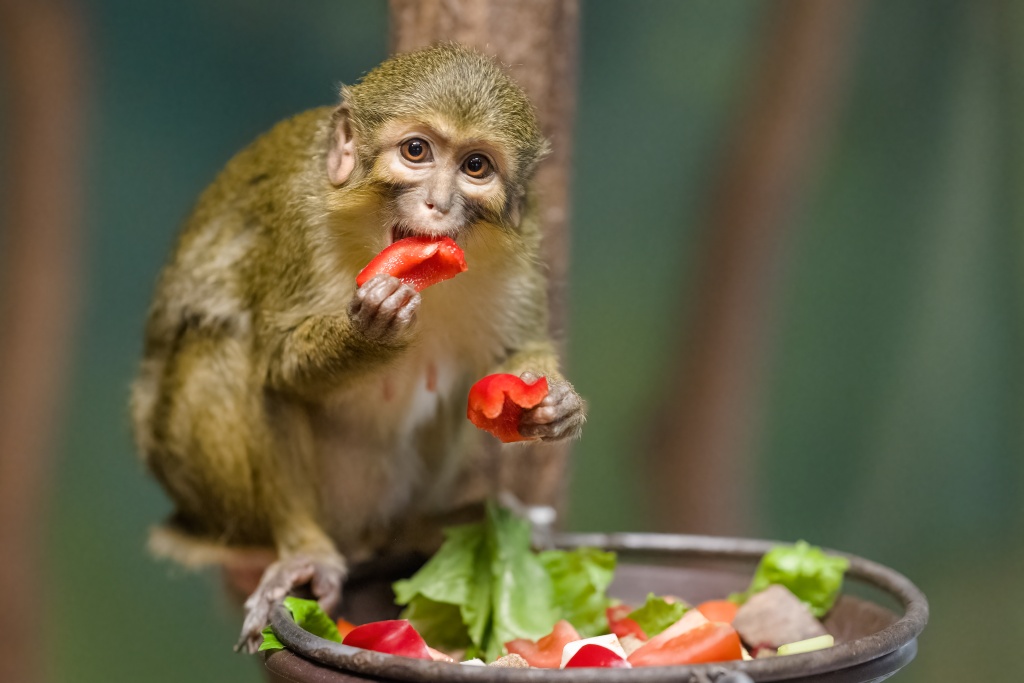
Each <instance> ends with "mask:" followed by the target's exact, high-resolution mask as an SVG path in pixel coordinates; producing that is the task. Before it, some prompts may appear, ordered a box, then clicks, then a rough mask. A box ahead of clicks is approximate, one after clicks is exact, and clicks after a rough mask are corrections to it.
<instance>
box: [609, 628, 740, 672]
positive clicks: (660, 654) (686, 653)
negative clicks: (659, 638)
mask: <svg viewBox="0 0 1024 683" xmlns="http://www.w3.org/2000/svg"><path fill="white" fill-rule="evenodd" d="M742 658H743V650H742V646H741V645H740V637H739V634H737V633H736V629H734V628H733V627H732V626H729V624H722V623H716V622H709V623H707V624H703V625H701V626H698V627H697V628H693V629H690V630H688V631H686V632H685V633H683V634H682V635H678V636H675V637H674V638H671V639H669V640H667V641H663V642H660V643H655V642H653V641H651V642H649V643H647V644H646V645H644V646H642V647H641V648H640V649H638V650H636V651H635V652H634V653H633V654H631V655H630V656H629V663H630V664H632V665H633V666H669V665H672V664H706V663H708V662H727V661H730V660H734V659H742Z"/></svg>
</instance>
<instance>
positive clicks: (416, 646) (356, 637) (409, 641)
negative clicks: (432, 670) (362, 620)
mask: <svg viewBox="0 0 1024 683" xmlns="http://www.w3.org/2000/svg"><path fill="white" fill-rule="evenodd" d="M342 643H344V644H345V645H351V646H352V647H360V648H362V649H364V650H373V651H374V652H384V653H386V654H389V655H398V656H400V657H412V658H414V659H433V657H431V656H430V649H429V648H428V647H427V643H426V642H425V641H424V640H423V638H422V637H421V636H420V634H419V633H417V632H416V629H414V628H413V627H412V624H410V623H409V622H408V621H407V620H405V619H390V620H388V621H374V622H370V623H369V624H363V625H362V626H357V627H356V628H354V629H352V630H351V631H350V632H349V634H348V635H347V636H345V639H344V640H343V641H342Z"/></svg>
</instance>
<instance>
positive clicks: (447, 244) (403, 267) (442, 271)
mask: <svg viewBox="0 0 1024 683" xmlns="http://www.w3.org/2000/svg"><path fill="white" fill-rule="evenodd" d="M464 270H466V257H465V255H464V254H463V253H462V249H461V248H460V247H459V245H458V244H456V243H455V241H454V240H453V239H452V238H450V237H442V238H440V239H437V238H434V237H406V238H405V239H401V240H398V241H397V242H395V243H394V244H392V245H391V246H390V247H387V248H386V249H384V251H382V252H380V253H379V254H377V255H376V256H374V257H373V260H372V261H370V262H369V263H368V264H367V265H366V267H365V268H363V269H362V270H361V271H359V275H357V276H356V286H359V287H361V286H363V284H365V283H366V281H367V280H369V279H370V278H372V277H373V276H374V275H379V274H380V273H387V274H388V275H393V276H395V277H397V278H398V279H399V280H401V281H402V282H404V283H405V284H407V285H409V286H410V287H413V288H414V289H415V290H416V291H417V292H421V291H423V290H424V289H426V288H427V287H429V286H430V285H436V284H437V283H438V282H442V281H444V280H449V279H451V278H453V277H455V276H456V275H458V274H459V273H461V272H462V271H464Z"/></svg>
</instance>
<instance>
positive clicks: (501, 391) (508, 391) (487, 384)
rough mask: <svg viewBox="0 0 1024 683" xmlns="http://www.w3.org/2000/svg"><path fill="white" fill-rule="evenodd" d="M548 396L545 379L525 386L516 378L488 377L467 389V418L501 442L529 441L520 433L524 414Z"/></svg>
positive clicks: (504, 375) (509, 376)
mask: <svg viewBox="0 0 1024 683" xmlns="http://www.w3.org/2000/svg"><path fill="white" fill-rule="evenodd" d="M547 395H548V380H547V378H546V377H541V378H540V379H538V380H536V381H534V382H532V383H530V384H527V383H526V382H524V381H523V380H521V379H520V378H518V377H516V376H515V375H508V374H496V375H487V376H486V377H484V378H483V379H482V380H480V381H479V382H477V383H476V384H474V385H473V387H472V388H471V389H470V390H469V406H468V407H467V408H466V417H468V418H469V421H470V422H472V423H473V424H475V425H476V426H477V427H479V428H480V429H482V430H484V431H485V432H490V433H491V434H493V435H494V436H496V437H498V439H500V440H501V441H502V442H503V443H512V442H513V441H529V440H530V439H529V437H526V436H523V435H521V434H520V433H519V420H520V418H522V416H523V411H524V410H528V409H530V408H533V407H534V406H536V405H537V404H538V403H540V402H541V401H543V400H544V397H545V396H547Z"/></svg>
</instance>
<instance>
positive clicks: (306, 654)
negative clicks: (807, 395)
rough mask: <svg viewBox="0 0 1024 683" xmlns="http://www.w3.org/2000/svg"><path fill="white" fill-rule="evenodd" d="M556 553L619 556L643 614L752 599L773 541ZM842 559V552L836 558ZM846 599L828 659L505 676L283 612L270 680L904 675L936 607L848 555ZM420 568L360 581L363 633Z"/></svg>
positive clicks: (402, 566) (349, 607) (572, 540)
mask: <svg viewBox="0 0 1024 683" xmlns="http://www.w3.org/2000/svg"><path fill="white" fill-rule="evenodd" d="M556 545H557V546H559V547H563V548H572V547H576V546H581V545H587V546H594V547H601V548H605V549H607V550H614V551H616V552H617V553H618V555H619V567H618V569H617V571H616V577H615V581H614V583H613V584H612V586H611V588H610V589H609V593H610V594H611V595H613V596H614V597H617V598H620V599H622V600H624V601H626V602H631V603H634V604H636V603H641V602H643V599H644V598H645V597H646V595H647V593H648V592H654V593H659V594H672V595H678V596H681V597H683V598H685V599H686V600H688V601H690V602H700V601H703V600H708V599H713V598H721V597H724V596H725V595H727V594H728V593H730V592H733V591H738V590H742V589H744V588H746V586H747V585H748V583H749V582H750V577H751V575H752V574H753V571H754V567H755V566H756V564H757V562H758V560H760V558H761V556H762V555H763V554H764V553H765V552H767V551H768V550H769V549H770V548H771V547H773V546H774V545H776V543H775V542H772V541H761V540H749V539H735V538H718V537H709V536H684V535H669V534H562V535H559V536H557V537H556ZM829 552H835V551H829ZM836 554H839V555H843V556H844V557H846V558H848V559H849V560H850V569H849V571H848V572H847V580H846V582H845V583H844V587H843V595H842V596H841V597H840V599H839V600H838V602H837V603H836V606H835V607H834V608H833V609H832V611H831V612H830V613H829V615H828V617H827V618H826V619H825V627H826V628H827V629H828V630H829V632H830V633H832V635H833V636H835V640H836V645H835V647H832V648H830V649H828V650H821V651H818V652H809V653H806V654H799V655H789V656H786V657H773V658H769V659H759V660H755V661H747V662H723V663H720V664H701V665H691V666H671V667H649V668H637V669H627V670H623V669H567V670H548V669H501V668H493V667H468V666H458V665H455V664H449V663H444V662H429V661H424V660H416V659H409V658H405V657H396V656H393V655H385V654H381V653H377V652H368V651H365V650H360V649H357V648H352V647H348V646H345V645H341V644H338V643H333V642H330V641H327V640H324V639H322V638H318V637H316V636H314V635H311V634H309V633H307V632H306V631H304V630H302V629H300V628H299V627H298V626H296V625H295V622H294V621H292V619H291V615H290V614H289V613H288V611H287V610H285V609H284V607H282V606H278V607H277V609H276V610H275V611H274V612H273V614H272V615H271V625H272V626H273V628H274V631H275V633H277V635H278V638H280V640H281V642H282V643H284V644H285V645H286V646H287V649H286V650H279V651H276V652H273V653H271V654H270V655H269V656H268V657H267V658H266V660H265V665H266V667H267V669H268V670H269V671H270V672H271V673H272V674H273V675H276V676H278V677H279V679H282V680H285V681H294V682H296V683H305V682H309V683H361V682H365V681H387V682H397V681H406V682H409V683H421V682H427V681H452V682H454V683H498V682H501V683H555V682H556V681H557V682H560V683H610V682H611V681H616V682H618V681H622V682H623V683H670V682H671V683H706V682H707V683H710V682H714V681H717V680H718V679H720V678H723V677H725V676H727V674H729V673H730V672H733V671H739V672H742V673H744V674H746V675H747V676H749V677H750V678H751V679H753V680H754V681H794V682H796V681H798V682H800V683H870V682H873V681H881V680H883V679H886V678H888V677H890V676H891V675H893V674H894V673H895V672H897V671H899V669H901V668H902V667H904V666H906V665H907V664H908V663H909V662H910V661H911V660H912V659H913V658H914V655H915V654H916V653H917V637H918V635H920V633H921V631H922V630H923V629H924V627H925V624H926V623H927V621H928V602H927V600H926V599H925V596H924V595H923V594H922V593H921V591H920V590H918V588H917V587H916V586H914V584H913V583H911V582H910V581H909V580H908V579H907V578H906V577H904V576H902V575H901V574H899V573H898V572H896V571H894V570H892V569H889V568H888V567H884V566H882V565H880V564H877V563H875V562H871V561H869V560H865V559H863V558H861V557H857V556H855V555H849V554H847V553H836ZM414 567H415V565H414V564H410V560H408V558H406V559H405V560H403V559H392V560H390V561H386V562H383V563H377V564H375V565H373V566H368V567H364V568H362V569H361V570H358V571H354V572H353V575H352V577H351V578H350V580H349V582H348V584H347V588H346V597H345V605H344V606H343V610H344V612H345V614H346V616H350V617H351V618H353V619H354V620H356V621H357V622H360V623H361V622H364V621H372V620H377V619H389V618H394V617H395V615H396V613H397V608H396V607H395V606H394V605H393V604H392V594H391V590H390V583H391V581H393V580H395V579H397V578H400V577H402V576H403V575H408V574H409V573H410V572H411V571H412V570H413V569H414Z"/></svg>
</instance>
